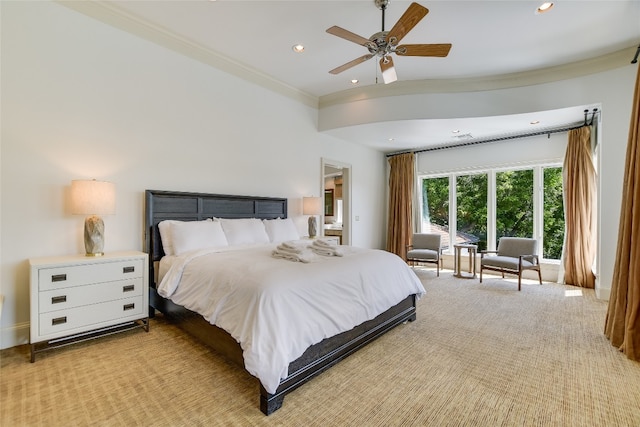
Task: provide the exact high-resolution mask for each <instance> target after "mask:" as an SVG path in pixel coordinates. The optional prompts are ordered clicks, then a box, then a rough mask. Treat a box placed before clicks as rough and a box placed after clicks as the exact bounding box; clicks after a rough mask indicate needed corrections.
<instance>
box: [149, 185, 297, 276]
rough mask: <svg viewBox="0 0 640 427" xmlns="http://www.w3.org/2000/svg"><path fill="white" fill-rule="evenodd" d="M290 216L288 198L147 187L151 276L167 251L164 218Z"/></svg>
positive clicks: (191, 219)
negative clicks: (162, 237) (162, 236)
mask: <svg viewBox="0 0 640 427" xmlns="http://www.w3.org/2000/svg"><path fill="white" fill-rule="evenodd" d="M214 217H215V218H259V219H275V218H286V217H287V199H285V198H278V197H253V196H234V195H226V194H207V193H186V192H179V191H158V190H146V191H145V224H144V251H145V252H147V253H148V254H149V269H150V271H149V273H150V274H149V280H150V282H151V284H153V281H154V277H155V276H154V275H153V273H154V261H158V260H160V258H162V256H163V255H164V251H163V250H162V242H161V240H160V231H159V230H158V223H159V222H160V221H164V220H165V219H173V220H178V221H201V220H204V219H207V218H214Z"/></svg>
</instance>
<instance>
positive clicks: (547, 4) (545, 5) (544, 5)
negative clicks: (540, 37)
mask: <svg viewBox="0 0 640 427" xmlns="http://www.w3.org/2000/svg"><path fill="white" fill-rule="evenodd" d="M552 8H553V2H550V1H548V2H544V3H542V4H541V5H540V6H538V8H537V9H536V14H537V15H539V14H541V13H545V12H548V11H550V10H551V9H552Z"/></svg>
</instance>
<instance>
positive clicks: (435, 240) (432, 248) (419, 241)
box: [407, 233, 442, 276]
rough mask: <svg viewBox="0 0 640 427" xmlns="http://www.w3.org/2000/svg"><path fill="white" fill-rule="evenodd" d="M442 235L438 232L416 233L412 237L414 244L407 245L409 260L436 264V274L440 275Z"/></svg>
mask: <svg viewBox="0 0 640 427" xmlns="http://www.w3.org/2000/svg"><path fill="white" fill-rule="evenodd" d="M441 240H442V238H441V236H440V234H436V233H416V234H414V235H413V237H412V240H411V241H412V244H411V245H408V246H407V262H408V263H409V264H411V265H416V263H425V262H426V263H432V264H436V274H437V275H438V276H440V262H441V261H442V258H441V255H442V247H441Z"/></svg>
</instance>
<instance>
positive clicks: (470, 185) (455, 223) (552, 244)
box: [421, 165, 564, 259]
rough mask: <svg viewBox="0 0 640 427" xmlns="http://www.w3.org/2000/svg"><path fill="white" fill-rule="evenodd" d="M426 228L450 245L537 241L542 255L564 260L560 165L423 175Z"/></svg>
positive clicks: (486, 245)
mask: <svg viewBox="0 0 640 427" xmlns="http://www.w3.org/2000/svg"><path fill="white" fill-rule="evenodd" d="M421 181H422V215H423V217H422V219H423V220H422V230H423V231H424V232H434V231H435V232H440V233H442V234H443V247H445V248H448V247H449V246H451V245H449V242H451V241H453V242H455V243H473V244H476V245H478V249H479V250H483V249H490V250H491V249H495V248H496V247H497V244H498V241H499V240H500V238H501V237H503V236H513V237H532V236H533V237H536V238H537V239H538V240H539V242H540V243H541V248H540V249H539V251H540V253H539V255H542V257H543V258H546V259H560V256H561V254H562V245H563V240H564V207H563V195H562V167H560V166H557V165H549V166H547V165H544V166H542V165H540V166H533V167H528V168H519V169H515V168H513V169H506V168H502V169H490V170H485V171H482V172H476V173H468V172H465V173H452V174H449V175H447V176H442V175H440V176H423V177H421Z"/></svg>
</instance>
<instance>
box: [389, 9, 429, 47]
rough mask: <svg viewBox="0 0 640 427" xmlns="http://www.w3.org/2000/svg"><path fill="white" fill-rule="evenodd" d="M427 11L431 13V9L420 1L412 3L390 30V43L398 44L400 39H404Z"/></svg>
mask: <svg viewBox="0 0 640 427" xmlns="http://www.w3.org/2000/svg"><path fill="white" fill-rule="evenodd" d="M427 13H429V9H427V8H426V7H424V6H421V5H419V4H418V3H411V5H410V6H409V7H408V8H407V10H406V11H405V12H404V14H403V15H402V16H401V17H400V19H398V22H396V25H394V26H393V28H392V29H391V31H389V34H388V35H387V41H388V42H389V43H390V44H392V45H394V46H397V45H398V43H400V40H402V38H403V37H404V36H406V35H407V33H408V32H409V31H411V29H412V28H413V27H415V26H416V24H417V23H418V22H420V20H421V19H422V18H424V17H425V15H426V14H427Z"/></svg>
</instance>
